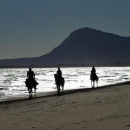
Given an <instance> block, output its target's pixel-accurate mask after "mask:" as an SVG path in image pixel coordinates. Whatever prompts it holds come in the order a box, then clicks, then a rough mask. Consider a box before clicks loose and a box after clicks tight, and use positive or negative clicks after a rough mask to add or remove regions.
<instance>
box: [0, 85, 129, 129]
mask: <svg viewBox="0 0 130 130" xmlns="http://www.w3.org/2000/svg"><path fill="white" fill-rule="evenodd" d="M0 116H1V118H0V130H130V83H125V84H119V85H111V86H108V87H102V88H97V89H94V90H92V89H81V90H73V91H65V94H64V95H62V96H57V95H55V94H53V95H51V96H43V97H40V96H39V97H38V98H36V99H31V100H29V99H19V100H14V101H7V102H1V103H0Z"/></svg>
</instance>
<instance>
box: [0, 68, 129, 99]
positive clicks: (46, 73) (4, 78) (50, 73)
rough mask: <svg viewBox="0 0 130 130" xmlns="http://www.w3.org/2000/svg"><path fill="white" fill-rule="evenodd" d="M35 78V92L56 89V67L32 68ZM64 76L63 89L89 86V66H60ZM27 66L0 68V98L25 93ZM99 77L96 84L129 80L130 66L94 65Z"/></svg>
mask: <svg viewBox="0 0 130 130" xmlns="http://www.w3.org/2000/svg"><path fill="white" fill-rule="evenodd" d="M32 70H33V71H34V72H35V75H36V77H35V78H36V80H37V82H38V83H39V84H38V86H37V92H43V93H45V92H51V91H57V90H56V85H55V80H54V74H55V73H56V71H57V68H33V69H32ZM61 70H62V73H63V77H64V78H65V87H64V88H65V90H69V89H79V88H91V81H90V72H91V67H72V68H61ZM27 71H28V69H27V68H20V69H0V98H1V99H3V98H8V97H15V96H20V95H27V94H28V92H27V88H26V87H25V80H26V78H27ZM96 73H97V75H98V77H99V84H98V86H99V87H101V86H103V85H109V84H116V83H120V82H125V81H129V79H130V67H96Z"/></svg>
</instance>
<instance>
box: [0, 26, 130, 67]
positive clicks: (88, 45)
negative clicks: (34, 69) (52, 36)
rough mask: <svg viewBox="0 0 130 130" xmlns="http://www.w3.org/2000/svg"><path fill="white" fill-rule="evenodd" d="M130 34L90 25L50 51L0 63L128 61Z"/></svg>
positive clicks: (74, 63)
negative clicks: (121, 34) (121, 33)
mask: <svg viewBox="0 0 130 130" xmlns="http://www.w3.org/2000/svg"><path fill="white" fill-rule="evenodd" d="M129 54H130V37H122V36H118V35H115V34H112V33H106V32H102V31H99V30H94V29H90V28H87V27H86V28H81V29H78V30H75V31H74V32H72V33H71V34H70V36H69V37H68V38H66V39H65V40H64V41H63V42H62V43H61V44H60V45H59V46H58V47H56V48H54V49H53V50H52V51H51V52H50V53H48V54H46V55H43V56H40V57H37V58H22V59H13V60H1V61H0V65H27V66H29V65H34V66H35V65H37V66H52V65H58V64H62V65H83V64H84V65H87V64H88V65H95V66H96V65H110V64H113V63H116V62H121V63H124V64H129V63H130V58H129Z"/></svg>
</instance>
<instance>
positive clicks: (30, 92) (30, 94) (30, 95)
mask: <svg viewBox="0 0 130 130" xmlns="http://www.w3.org/2000/svg"><path fill="white" fill-rule="evenodd" d="M28 91H29V98H32V90H31V89H29V90H28Z"/></svg>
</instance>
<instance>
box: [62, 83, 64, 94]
mask: <svg viewBox="0 0 130 130" xmlns="http://www.w3.org/2000/svg"><path fill="white" fill-rule="evenodd" d="M63 91H64V85H62V94H63Z"/></svg>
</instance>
